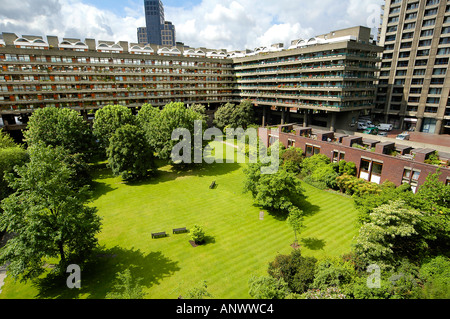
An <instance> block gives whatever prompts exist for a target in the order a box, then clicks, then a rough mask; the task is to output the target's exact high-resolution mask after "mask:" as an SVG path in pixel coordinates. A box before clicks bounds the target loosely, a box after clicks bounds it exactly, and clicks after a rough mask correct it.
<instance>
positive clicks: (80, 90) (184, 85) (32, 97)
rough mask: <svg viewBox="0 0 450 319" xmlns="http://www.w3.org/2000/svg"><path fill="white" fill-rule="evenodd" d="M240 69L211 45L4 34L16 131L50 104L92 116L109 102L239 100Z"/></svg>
mask: <svg viewBox="0 0 450 319" xmlns="http://www.w3.org/2000/svg"><path fill="white" fill-rule="evenodd" d="M232 67H233V64H232V60H230V59H227V58H226V52H222V51H218V50H211V49H205V48H197V49H194V48H189V47H186V46H182V45H178V46H174V47H164V46H156V45H146V46H142V45H139V44H136V43H128V42H118V43H114V42H108V41H96V40H94V39H86V40H85V41H81V40H80V39H62V40H60V39H58V38H57V37H54V36H48V37H47V38H46V39H44V38H43V37H39V36H22V37H18V36H17V35H15V34H13V33H3V40H1V41H0V109H1V116H2V119H3V124H6V125H7V129H14V128H15V127H16V126H15V125H16V124H20V123H19V122H17V120H18V119H20V118H21V119H22V120H24V121H25V122H26V118H27V117H28V115H29V114H30V113H31V112H32V111H33V109H36V108H41V107H45V106H56V107H70V108H74V109H77V110H80V112H82V113H83V115H84V116H87V112H88V111H90V112H91V113H93V111H94V110H96V109H98V108H100V107H102V106H104V105H108V104H122V105H126V106H128V107H131V108H135V107H139V106H140V105H142V104H144V103H151V104H152V105H154V106H160V107H162V106H164V105H166V104H167V103H170V102H183V103H185V104H187V105H189V104H193V103H201V104H204V105H210V106H211V107H217V106H218V105H221V104H224V103H226V102H229V101H231V100H232V96H233V86H234V75H233V69H232ZM17 128H18V129H19V128H20V125H19V126H17Z"/></svg>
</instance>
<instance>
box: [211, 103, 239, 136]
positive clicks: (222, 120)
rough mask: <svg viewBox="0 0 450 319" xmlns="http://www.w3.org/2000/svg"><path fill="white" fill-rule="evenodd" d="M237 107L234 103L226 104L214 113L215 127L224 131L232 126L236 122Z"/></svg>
mask: <svg viewBox="0 0 450 319" xmlns="http://www.w3.org/2000/svg"><path fill="white" fill-rule="evenodd" d="M235 108H236V105H235V104H233V103H230V102H228V103H226V104H225V105H222V106H221V107H219V108H218V109H217V110H216V112H215V113H214V121H213V123H214V125H215V126H217V127H218V128H219V129H221V130H223V129H224V128H225V127H226V126H228V125H230V123H232V121H233V120H234V110H235Z"/></svg>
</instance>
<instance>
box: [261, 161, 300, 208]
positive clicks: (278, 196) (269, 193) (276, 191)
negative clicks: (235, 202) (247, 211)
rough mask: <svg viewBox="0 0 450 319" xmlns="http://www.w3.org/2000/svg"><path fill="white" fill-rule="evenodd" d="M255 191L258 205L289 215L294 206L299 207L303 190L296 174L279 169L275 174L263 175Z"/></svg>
mask: <svg viewBox="0 0 450 319" xmlns="http://www.w3.org/2000/svg"><path fill="white" fill-rule="evenodd" d="M254 191H255V195H254V200H255V203H256V204H257V205H259V206H261V207H264V208H267V209H272V210H275V211H280V212H285V213H287V212H288V211H289V209H290V208H291V207H292V206H297V205H299V202H300V197H301V196H302V192H303V189H302V187H301V182H300V180H299V179H298V178H297V177H296V175H295V174H294V173H290V172H287V171H286V170H284V169H279V170H278V171H277V172H276V173H274V174H266V175H261V176H260V178H259V180H258V182H257V184H256V186H255V188H254Z"/></svg>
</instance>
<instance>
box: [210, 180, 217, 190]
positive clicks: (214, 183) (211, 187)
mask: <svg viewBox="0 0 450 319" xmlns="http://www.w3.org/2000/svg"><path fill="white" fill-rule="evenodd" d="M215 186H216V181H214V182H212V183H211V185H210V186H209V188H210V189H213V188H214V187H215Z"/></svg>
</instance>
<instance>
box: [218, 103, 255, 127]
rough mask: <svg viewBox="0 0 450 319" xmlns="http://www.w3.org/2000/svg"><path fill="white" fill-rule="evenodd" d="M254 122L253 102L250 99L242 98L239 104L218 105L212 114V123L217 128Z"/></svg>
mask: <svg viewBox="0 0 450 319" xmlns="http://www.w3.org/2000/svg"><path fill="white" fill-rule="evenodd" d="M253 122H254V111H253V104H252V102H251V101H250V100H244V101H242V102H241V103H240V104H239V105H235V104H232V103H229V102H228V103H226V104H225V105H223V106H221V107H219V108H218V109H217V111H216V112H215V114H214V121H213V123H214V125H216V126H217V127H218V128H219V129H224V128H225V127H231V128H238V127H242V128H243V129H247V127H248V126H249V125H250V124H252V123H253Z"/></svg>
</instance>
